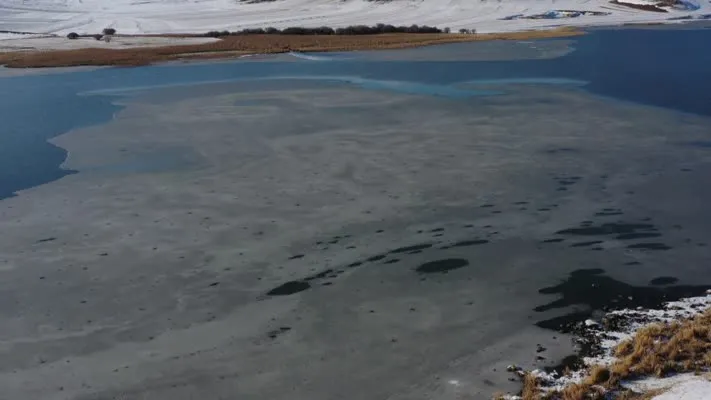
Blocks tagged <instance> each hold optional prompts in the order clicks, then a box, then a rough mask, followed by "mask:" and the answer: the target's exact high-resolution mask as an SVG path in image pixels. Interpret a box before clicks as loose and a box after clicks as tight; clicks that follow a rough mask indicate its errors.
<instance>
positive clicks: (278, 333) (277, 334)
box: [267, 326, 291, 339]
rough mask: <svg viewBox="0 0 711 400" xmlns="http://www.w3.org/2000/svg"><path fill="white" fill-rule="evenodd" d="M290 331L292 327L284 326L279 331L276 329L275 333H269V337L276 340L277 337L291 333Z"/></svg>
mask: <svg viewBox="0 0 711 400" xmlns="http://www.w3.org/2000/svg"><path fill="white" fill-rule="evenodd" d="M290 330H291V327H288V326H282V327H280V328H278V329H274V330H273V331H269V332H267V336H269V338H270V339H276V338H277V336H279V335H282V334H284V333H286V332H289V331H290Z"/></svg>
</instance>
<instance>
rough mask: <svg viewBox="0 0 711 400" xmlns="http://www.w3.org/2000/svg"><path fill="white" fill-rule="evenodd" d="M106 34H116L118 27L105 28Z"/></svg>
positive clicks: (104, 32)
mask: <svg viewBox="0 0 711 400" xmlns="http://www.w3.org/2000/svg"><path fill="white" fill-rule="evenodd" d="M103 34H104V35H115V34H116V29H114V28H105V29H104V30H103Z"/></svg>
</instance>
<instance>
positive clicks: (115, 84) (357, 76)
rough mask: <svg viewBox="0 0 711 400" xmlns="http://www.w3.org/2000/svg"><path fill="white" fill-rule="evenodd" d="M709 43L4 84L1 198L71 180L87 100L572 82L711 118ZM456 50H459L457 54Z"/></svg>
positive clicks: (103, 74) (610, 45) (613, 43)
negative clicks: (264, 82)
mask: <svg viewBox="0 0 711 400" xmlns="http://www.w3.org/2000/svg"><path fill="white" fill-rule="evenodd" d="M709 42H711V30H708V29H706V30H704V29H698V30H601V31H594V32H592V33H590V34H589V35H586V36H583V37H581V38H579V39H577V40H576V43H575V45H574V47H575V49H576V50H575V51H573V52H571V53H569V54H568V55H566V56H563V57H560V58H556V59H540V60H517V61H451V62H443V61H374V60H368V59H367V58H358V57H350V58H348V57H344V58H343V59H342V60H339V59H338V57H332V58H331V61H329V62H319V61H303V62H284V61H274V62H269V61H267V62H248V61H247V62H231V63H224V62H221V63H215V64H199V65H197V64H191V65H183V66H163V67H141V68H113V69H101V70H95V71H82V72H75V73H67V74H56V75H35V76H22V77H9V78H0V93H1V95H0V116H1V120H2V124H0V199H2V198H6V197H8V196H12V195H13V193H14V192H15V191H18V190H21V189H26V188H29V187H33V186H36V185H40V184H43V183H47V182H51V181H53V180H56V179H59V178H61V177H62V176H65V175H67V174H70V173H74V171H67V170H63V169H61V168H60V167H59V166H60V164H61V163H62V162H63V160H64V159H65V157H66V153H65V151H64V150H63V149H60V148H58V147H56V146H53V145H51V144H49V143H48V142H47V139H49V138H51V137H54V136H57V135H59V134H62V133H64V132H67V131H69V130H71V129H74V128H78V127H82V126H87V125H92V124H98V123H102V122H106V121H108V120H109V119H110V118H111V117H112V115H113V114H114V113H115V112H116V111H117V110H118V109H119V107H118V106H116V105H113V104H112V97H110V96H101V95H93V96H87V95H85V93H86V92H92V91H102V90H109V91H110V90H111V89H123V88H130V87H145V86H163V85H175V84H191V83H200V82H210V81H219V80H238V79H243V80H250V79H263V78H274V77H298V76H303V77H309V78H310V79H321V78H323V77H332V79H333V80H336V81H341V82H342V81H348V82H350V83H352V84H354V85H357V86H361V87H365V88H370V89H378V90H393V91H399V92H406V93H421V94H429V95H436V96H446V97H451V98H460V99H462V101H466V98H467V97H470V96H478V95H495V94H496V92H490V91H487V90H466V89H462V87H461V86H459V87H458V86H457V84H459V83H462V82H469V81H486V80H499V79H502V80H516V79H529V81H533V82H535V81H536V80H537V79H538V80H541V81H545V82H547V83H551V82H552V83H555V82H563V83H565V82H566V80H573V81H583V82H584V83H585V85H584V86H583V88H584V89H585V90H587V91H590V92H592V93H595V94H599V95H604V96H609V97H613V98H617V99H621V100H627V101H632V102H638V103H643V104H649V105H655V106H661V107H667V108H671V109H675V110H679V111H683V112H688V113H695V114H700V115H709V116H711V52H710V51H708V47H707V45H708V43H709ZM466 46H471V47H472V48H475V46H477V44H476V43H472V44H467V45H466ZM456 48H457V50H456V51H462V45H456ZM453 49H454V46H453ZM453 51H454V50H453ZM709 140H711V132H709Z"/></svg>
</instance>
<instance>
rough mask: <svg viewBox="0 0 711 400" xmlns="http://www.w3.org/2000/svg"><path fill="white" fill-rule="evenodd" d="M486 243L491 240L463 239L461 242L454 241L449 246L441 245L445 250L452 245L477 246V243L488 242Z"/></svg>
mask: <svg viewBox="0 0 711 400" xmlns="http://www.w3.org/2000/svg"><path fill="white" fill-rule="evenodd" d="M486 243H489V241H488V240H486V239H476V240H463V241H461V242H456V243H452V244H450V245H449V246H444V247H440V249H442V250H445V249H451V248H452V247H467V246H476V245H480V244H486Z"/></svg>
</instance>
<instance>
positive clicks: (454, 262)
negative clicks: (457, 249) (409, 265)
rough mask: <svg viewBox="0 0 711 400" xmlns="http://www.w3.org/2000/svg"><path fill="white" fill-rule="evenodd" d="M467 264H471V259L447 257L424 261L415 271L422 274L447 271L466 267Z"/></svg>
mask: <svg viewBox="0 0 711 400" xmlns="http://www.w3.org/2000/svg"><path fill="white" fill-rule="evenodd" d="M467 265H469V261H467V260H465V259H463V258H446V259H443V260H437V261H430V262H428V263H424V264H422V265H420V266H419V267H417V268H415V271H417V272H419V273H421V274H433V273H447V272H449V271H452V270H455V269H459V268H463V267H466V266H467Z"/></svg>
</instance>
